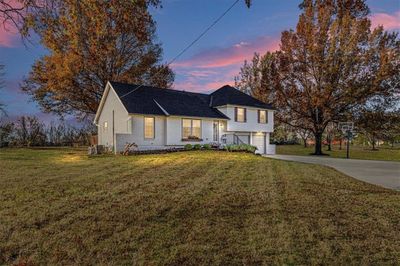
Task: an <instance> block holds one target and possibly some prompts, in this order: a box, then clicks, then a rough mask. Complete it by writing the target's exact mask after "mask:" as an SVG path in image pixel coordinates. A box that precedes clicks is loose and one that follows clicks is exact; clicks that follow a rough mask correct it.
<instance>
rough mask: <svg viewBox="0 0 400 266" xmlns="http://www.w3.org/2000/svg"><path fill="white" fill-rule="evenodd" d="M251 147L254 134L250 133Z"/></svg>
mask: <svg viewBox="0 0 400 266" xmlns="http://www.w3.org/2000/svg"><path fill="white" fill-rule="evenodd" d="M250 145H253V132H250Z"/></svg>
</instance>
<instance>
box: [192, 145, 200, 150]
mask: <svg viewBox="0 0 400 266" xmlns="http://www.w3.org/2000/svg"><path fill="white" fill-rule="evenodd" d="M193 149H195V150H200V149H201V145H200V144H195V145H194V146H193Z"/></svg>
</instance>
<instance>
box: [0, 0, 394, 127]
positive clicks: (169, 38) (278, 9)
mask: <svg viewBox="0 0 400 266" xmlns="http://www.w3.org/2000/svg"><path fill="white" fill-rule="evenodd" d="M233 1H234V0H201V1H195V0H163V1H162V2H163V8H162V9H157V10H153V11H152V13H153V15H154V18H155V20H156V22H157V32H158V39H159V41H160V42H161V43H162V46H163V49H164V61H169V60H171V58H173V57H174V56H176V55H177V54H178V53H179V52H180V51H181V50H182V49H183V48H184V47H185V46H186V45H188V44H189V43H190V42H191V41H192V40H193V39H195V38H196V37H197V36H198V34H199V33H200V32H202V31H203V30H204V29H205V28H206V27H207V26H208V25H210V23H211V22H212V21H214V20H215V18H217V17H218V16H219V15H221V14H222V13H223V12H224V11H225V10H226V9H227V8H228V7H229V6H230V5H231V4H232V3H233ZM299 2H300V1H299V0H284V1H282V0H279V1H278V0H254V1H253V6H252V7H251V8H250V9H248V8H247V7H246V6H245V4H244V0H243V2H241V3H239V4H237V5H236V6H235V7H234V8H233V9H232V10H231V11H230V12H229V13H228V14H227V15H226V16H225V17H224V18H223V19H222V20H221V21H220V22H219V23H218V24H217V25H216V26H215V27H214V28H213V29H212V30H211V31H210V32H208V34H207V35H206V36H204V37H203V38H202V39H201V40H200V41H199V42H198V43H196V45H195V46H194V47H192V48H191V49H190V50H189V51H188V52H187V53H185V54H184V55H183V56H182V57H181V58H180V59H179V60H177V61H176V62H175V63H174V64H173V65H172V68H173V70H174V72H175V75H176V76H175V84H174V88H175V89H178V90H186V91H196V92H210V91H212V90H215V89H217V88H219V87H221V86H222V85H224V84H233V77H234V76H235V75H236V74H237V73H238V72H239V70H240V66H241V65H242V64H243V61H244V60H245V59H250V58H251V57H252V55H253V53H254V52H260V53H265V52H266V51H268V50H271V51H272V50H275V49H277V48H279V38H280V33H281V32H282V31H283V30H285V29H290V28H294V27H295V25H296V22H297V19H298V15H299V9H298V4H299ZM367 3H368V4H369V7H370V9H371V13H372V14H371V20H372V23H373V25H378V24H383V25H384V27H385V28H386V29H388V30H394V31H399V30H400V0H369V1H367ZM45 53H46V50H45V49H44V48H43V47H41V46H40V45H39V44H36V45H31V44H28V45H27V47H25V46H24V45H23V44H22V43H21V41H20V39H19V37H18V36H17V35H15V34H13V33H10V32H5V31H4V30H3V29H0V62H1V63H3V64H5V65H6V76H5V78H6V84H5V85H6V88H5V89H3V90H1V91H0V101H1V102H4V103H6V105H7V111H8V113H9V115H10V117H15V116H17V115H18V116H19V115H23V114H29V115H37V116H39V117H40V118H43V119H45V120H47V121H49V120H51V119H55V117H53V116H51V115H48V114H43V113H41V111H40V109H39V108H38V107H37V105H36V104H35V103H33V102H30V101H29V97H27V96H26V95H24V94H22V93H21V92H20V91H19V83H20V81H21V79H22V78H23V76H24V75H27V74H28V72H29V70H30V67H31V65H32V63H33V62H34V60H35V59H37V58H39V57H40V56H42V55H44V54H45Z"/></svg>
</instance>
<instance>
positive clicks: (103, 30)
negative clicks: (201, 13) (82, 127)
mask: <svg viewBox="0 0 400 266" xmlns="http://www.w3.org/2000/svg"><path fill="white" fill-rule="evenodd" d="M52 2H53V9H46V10H45V11H43V12H41V13H40V15H38V16H36V17H35V19H34V21H32V28H33V29H34V31H35V32H36V33H37V34H38V35H39V36H40V39H41V42H42V44H43V45H44V46H45V47H46V48H47V49H48V50H49V55H46V56H44V57H42V58H41V59H39V60H37V61H36V62H35V64H34V65H33V67H32V70H31V72H30V74H29V77H28V78H27V79H26V80H25V82H24V84H23V90H24V91H25V92H27V93H29V94H30V95H31V96H32V97H33V99H34V100H36V101H37V102H38V103H39V105H40V106H41V107H42V109H43V110H44V111H46V112H55V113H58V114H65V113H69V114H75V115H76V116H78V117H83V116H86V115H91V114H94V113H95V112H96V110H97V106H98V104H99V101H100V98H101V96H102V93H103V90H104V87H105V85H106V83H107V81H108V80H114V81H121V82H130V83H135V84H149V85H155V86H159V87H169V86H170V85H171V84H172V81H173V73H172V71H171V70H170V69H169V68H168V66H166V65H161V64H159V62H160V60H161V59H162V58H161V56H162V49H161V45H160V44H159V43H157V42H156V41H155V39H156V36H155V29H156V28H155V22H154V21H153V19H152V17H151V15H150V13H149V11H148V8H149V6H150V5H152V6H155V7H158V6H159V5H160V1H159V0H137V1H126V0H115V1H97V0H65V1H61V0H53V1H52Z"/></svg>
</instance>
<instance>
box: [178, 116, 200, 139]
mask: <svg viewBox="0 0 400 266" xmlns="http://www.w3.org/2000/svg"><path fill="white" fill-rule="evenodd" d="M182 138H183V139H201V120H199V119H182Z"/></svg>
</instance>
